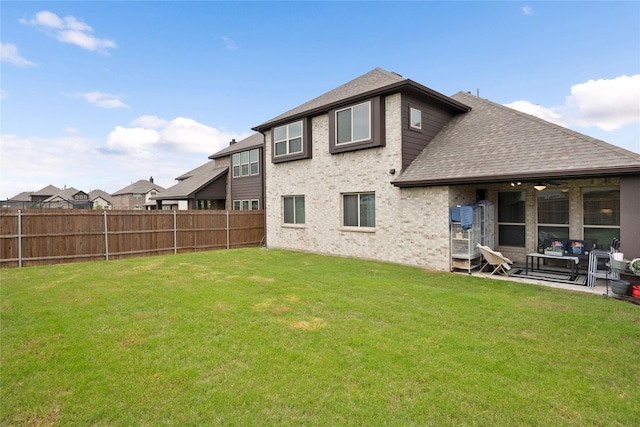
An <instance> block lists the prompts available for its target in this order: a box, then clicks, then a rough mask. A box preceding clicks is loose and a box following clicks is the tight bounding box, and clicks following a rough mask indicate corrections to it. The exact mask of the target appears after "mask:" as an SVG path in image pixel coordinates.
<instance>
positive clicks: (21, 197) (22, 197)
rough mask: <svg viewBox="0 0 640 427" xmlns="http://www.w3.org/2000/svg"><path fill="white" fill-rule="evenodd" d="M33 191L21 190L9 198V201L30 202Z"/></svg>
mask: <svg viewBox="0 0 640 427" xmlns="http://www.w3.org/2000/svg"><path fill="white" fill-rule="evenodd" d="M32 194H33V191H23V192H22V193H20V194H16V195H15V196H13V197H12V198H10V199H9V201H11V202H30V201H31V195H32Z"/></svg>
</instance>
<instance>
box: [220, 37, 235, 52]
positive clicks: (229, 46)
mask: <svg viewBox="0 0 640 427" xmlns="http://www.w3.org/2000/svg"><path fill="white" fill-rule="evenodd" d="M222 41H223V42H224V47H225V48H226V49H227V50H238V46H237V45H236V42H235V41H233V40H232V39H231V38H229V37H222Z"/></svg>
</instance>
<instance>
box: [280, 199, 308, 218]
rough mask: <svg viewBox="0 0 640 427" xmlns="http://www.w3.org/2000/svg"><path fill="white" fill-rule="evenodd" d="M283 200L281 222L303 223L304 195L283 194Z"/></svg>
mask: <svg viewBox="0 0 640 427" xmlns="http://www.w3.org/2000/svg"><path fill="white" fill-rule="evenodd" d="M282 201H283V204H282V205H283V212H282V213H283V215H282V217H283V222H284V223H285V224H304V196H285V197H283V198H282Z"/></svg>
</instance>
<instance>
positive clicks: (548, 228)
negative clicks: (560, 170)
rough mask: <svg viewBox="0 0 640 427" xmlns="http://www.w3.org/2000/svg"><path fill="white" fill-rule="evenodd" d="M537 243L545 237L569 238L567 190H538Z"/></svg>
mask: <svg viewBox="0 0 640 427" xmlns="http://www.w3.org/2000/svg"><path fill="white" fill-rule="evenodd" d="M537 193H538V245H542V244H544V241H545V240H546V239H564V240H566V239H568V238H569V190H567V189H546V190H542V191H538V192H537Z"/></svg>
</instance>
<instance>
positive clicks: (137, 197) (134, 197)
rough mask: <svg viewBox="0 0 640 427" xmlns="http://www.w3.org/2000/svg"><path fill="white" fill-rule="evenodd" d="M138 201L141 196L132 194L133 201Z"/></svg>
mask: <svg viewBox="0 0 640 427" xmlns="http://www.w3.org/2000/svg"><path fill="white" fill-rule="evenodd" d="M140 199H142V194H139V193H134V194H133V200H140Z"/></svg>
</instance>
